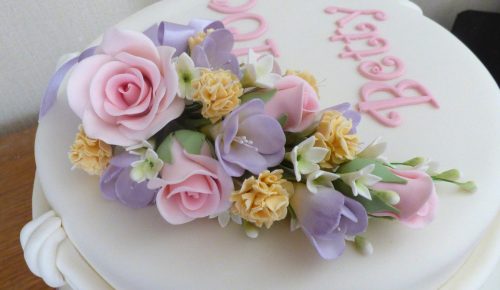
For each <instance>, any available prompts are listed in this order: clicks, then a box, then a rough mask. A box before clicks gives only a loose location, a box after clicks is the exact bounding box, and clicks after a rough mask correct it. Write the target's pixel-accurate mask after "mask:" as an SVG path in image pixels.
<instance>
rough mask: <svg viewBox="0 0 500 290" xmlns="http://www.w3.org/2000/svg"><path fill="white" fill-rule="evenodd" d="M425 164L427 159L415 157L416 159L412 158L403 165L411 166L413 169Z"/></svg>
mask: <svg viewBox="0 0 500 290" xmlns="http://www.w3.org/2000/svg"><path fill="white" fill-rule="evenodd" d="M424 162H425V158H422V157H415V158H412V159H410V160H406V161H405V162H403V163H402V164H403V165H408V166H411V167H416V166H419V165H421V164H422V163H424Z"/></svg>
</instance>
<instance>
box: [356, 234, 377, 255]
mask: <svg viewBox="0 0 500 290" xmlns="http://www.w3.org/2000/svg"><path fill="white" fill-rule="evenodd" d="M354 245H355V246H356V250H358V251H359V252H360V253H361V254H363V255H366V256H368V255H371V254H373V246H372V243H370V241H369V240H367V239H366V238H364V237H362V236H356V237H355V238H354Z"/></svg>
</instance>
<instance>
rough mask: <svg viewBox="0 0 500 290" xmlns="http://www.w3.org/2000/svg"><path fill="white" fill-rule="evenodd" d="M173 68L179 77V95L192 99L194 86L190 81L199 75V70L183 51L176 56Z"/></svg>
mask: <svg viewBox="0 0 500 290" xmlns="http://www.w3.org/2000/svg"><path fill="white" fill-rule="evenodd" d="M175 69H176V70H177V76H178V77H179V96H180V97H181V98H185V99H187V100H192V97H193V94H194V88H193V86H192V85H191V82H192V81H193V80H195V79H197V78H198V77H199V75H200V72H199V70H198V69H197V68H196V67H195V66H194V62H193V60H192V59H191V58H190V57H189V55H188V54H187V53H185V52H184V53H182V54H181V55H180V56H179V57H178V58H177V62H176V64H175Z"/></svg>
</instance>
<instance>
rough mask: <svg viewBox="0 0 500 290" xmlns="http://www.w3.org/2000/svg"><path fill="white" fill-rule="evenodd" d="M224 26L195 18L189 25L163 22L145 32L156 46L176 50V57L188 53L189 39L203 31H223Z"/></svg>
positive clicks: (220, 23) (218, 22)
mask: <svg viewBox="0 0 500 290" xmlns="http://www.w3.org/2000/svg"><path fill="white" fill-rule="evenodd" d="M222 28H224V24H222V22H220V21H213V20H206V19H199V18H195V19H193V20H191V21H190V22H189V24H188V25H184V24H177V23H172V22H167V21H163V22H162V23H160V25H154V26H152V27H150V28H149V29H147V30H146V31H144V34H145V35H146V36H148V37H149V38H150V39H151V40H152V41H153V42H154V43H155V45H156V46H170V47H174V48H175V54H174V56H179V55H181V54H182V53H183V52H188V39H189V38H190V37H191V36H194V35H196V33H198V32H201V31H207V30H208V29H222Z"/></svg>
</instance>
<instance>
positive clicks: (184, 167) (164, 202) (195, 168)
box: [150, 140, 234, 225]
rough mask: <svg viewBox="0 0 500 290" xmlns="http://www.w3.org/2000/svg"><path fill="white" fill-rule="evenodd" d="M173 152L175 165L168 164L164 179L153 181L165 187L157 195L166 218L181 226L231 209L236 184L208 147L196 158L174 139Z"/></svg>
mask: <svg viewBox="0 0 500 290" xmlns="http://www.w3.org/2000/svg"><path fill="white" fill-rule="evenodd" d="M171 152H172V153H171V154H172V164H168V163H166V164H165V166H164V167H163V169H162V171H161V180H156V181H154V182H153V183H157V184H161V185H162V188H161V189H160V191H159V192H158V195H157V196H156V206H157V207H158V210H159V212H160V214H161V215H162V217H163V218H164V219H165V220H166V221H167V222H169V223H171V224H174V225H178V224H183V223H187V222H190V221H192V220H194V219H196V218H202V217H207V216H210V215H214V214H218V213H221V212H223V211H226V210H228V209H229V207H230V206H231V203H230V201H229V196H230V195H231V192H232V191H233V190H234V187H233V181H232V179H231V177H230V176H229V175H227V174H226V172H225V171H224V169H223V168H222V166H221V165H220V164H219V162H218V161H217V160H215V159H213V158H212V157H211V152H210V149H209V146H208V144H207V143H205V144H204V146H203V147H202V150H201V152H200V154H199V155H195V154H189V153H187V152H186V151H185V150H184V149H183V148H182V146H181V145H180V144H179V142H178V141H177V140H174V141H173V143H172V147H171ZM151 185H152V186H155V185H154V184H151V183H150V186H151Z"/></svg>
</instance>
